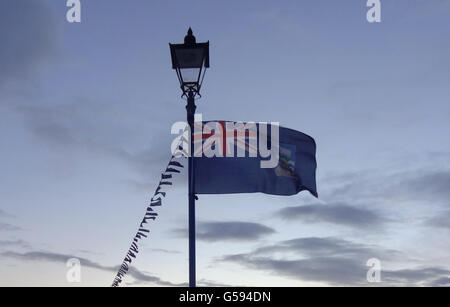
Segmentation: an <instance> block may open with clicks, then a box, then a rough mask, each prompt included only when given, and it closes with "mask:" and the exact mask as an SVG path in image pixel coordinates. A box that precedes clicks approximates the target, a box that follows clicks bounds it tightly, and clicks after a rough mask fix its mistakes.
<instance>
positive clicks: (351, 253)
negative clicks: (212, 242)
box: [255, 237, 401, 259]
mask: <svg viewBox="0 0 450 307" xmlns="http://www.w3.org/2000/svg"><path fill="white" fill-rule="evenodd" d="M275 252H283V253H286V252H290V253H293V254H295V255H299V256H308V257H323V256H324V255H333V256H339V257H351V258H359V259H370V258H374V257H375V258H380V259H381V258H389V259H393V258H396V257H400V256H401V253H400V252H398V251H396V250H390V249H380V248H379V247H378V246H376V245H368V244H359V243H355V242H351V241H347V240H343V239H339V238H335V237H326V238H319V237H307V238H297V239H292V240H287V241H281V242H279V243H278V244H274V245H268V246H265V247H261V248H258V249H257V250H256V251H255V253H257V254H268V253H269V254H270V253H275Z"/></svg>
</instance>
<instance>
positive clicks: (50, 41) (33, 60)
mask: <svg viewBox="0 0 450 307" xmlns="http://www.w3.org/2000/svg"><path fill="white" fill-rule="evenodd" d="M57 29H58V27H56V23H55V18H54V16H53V14H52V13H51V10H50V9H49V8H47V7H46V6H44V5H42V3H39V1H32V2H22V1H14V0H6V1H1V2H0V41H1V42H2V48H0V86H1V85H3V82H5V81H6V80H13V79H17V78H20V79H22V78H26V77H27V76H28V74H29V73H30V72H31V71H33V70H35V69H36V68H37V66H38V65H39V64H41V63H43V62H44V61H45V60H47V59H50V57H51V56H52V55H54V54H55V53H56V48H57V46H56V42H57V41H58V39H57V38H58V30H57ZM18 38H20V39H18Z"/></svg>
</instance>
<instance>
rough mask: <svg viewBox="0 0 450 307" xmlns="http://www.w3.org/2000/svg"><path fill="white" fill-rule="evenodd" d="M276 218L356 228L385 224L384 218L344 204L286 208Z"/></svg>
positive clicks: (367, 210)
mask: <svg viewBox="0 0 450 307" xmlns="http://www.w3.org/2000/svg"><path fill="white" fill-rule="evenodd" d="M278 216H280V217H281V218H283V219H286V220H288V221H292V220H294V221H297V220H299V221H302V222H306V223H316V222H326V223H332V224H337V225H345V226H352V227H358V228H368V227H378V226H380V225H382V224H383V223H384V222H386V219H385V218H383V217H381V216H380V215H379V214H377V213H375V212H373V211H371V210H369V209H364V208H357V207H353V206H349V205H347V204H345V203H335V204H332V205H321V204H312V205H305V206H297V207H286V208H283V209H281V210H280V211H279V212H278Z"/></svg>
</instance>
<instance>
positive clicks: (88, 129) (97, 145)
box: [10, 100, 170, 189]
mask: <svg viewBox="0 0 450 307" xmlns="http://www.w3.org/2000/svg"><path fill="white" fill-rule="evenodd" d="M10 107H11V108H12V109H13V110H14V111H15V112H17V113H19V114H20V115H21V116H22V117H23V118H24V122H25V125H26V127H27V128H28V129H29V131H30V132H31V133H32V134H33V135H34V136H35V137H37V138H38V139H39V140H41V141H43V142H45V143H46V144H47V145H50V146H52V147H53V148H55V149H56V150H59V151H61V150H62V151H64V150H70V151H71V152H77V151H81V152H83V151H84V152H89V153H91V154H94V155H100V156H108V157H112V158H115V159H118V160H120V161H122V162H124V163H125V164H127V165H128V166H130V167H131V168H132V169H133V170H135V171H137V172H139V173H140V174H142V175H144V176H145V177H148V174H153V173H154V172H155V171H159V170H160V168H161V167H162V166H163V165H164V164H165V163H167V162H168V160H169V158H170V151H169V145H166V144H165V140H163V139H157V140H154V141H153V142H152V144H151V147H150V148H148V149H140V150H135V151H131V150H129V149H126V147H125V146H124V145H121V144H124V142H126V139H127V138H128V139H129V138H130V135H131V131H130V129H131V128H130V126H127V125H119V124H118V123H116V121H117V119H115V118H110V117H109V116H108V115H107V114H109V113H108V112H105V110H108V109H109V108H110V107H111V106H108V105H106V104H105V105H104V104H101V103H93V102H91V101H89V100H86V101H84V100H81V101H78V102H77V103H75V104H66V105H60V106H36V105H12V106H10ZM99 122H103V124H102V125H99ZM162 126H163V127H166V126H167V125H162ZM159 129H161V127H160V128H159ZM158 131H159V130H158ZM127 183H128V184H131V185H133V186H136V188H142V186H143V185H146V186H147V189H148V181H145V183H142V181H138V180H130V181H127Z"/></svg>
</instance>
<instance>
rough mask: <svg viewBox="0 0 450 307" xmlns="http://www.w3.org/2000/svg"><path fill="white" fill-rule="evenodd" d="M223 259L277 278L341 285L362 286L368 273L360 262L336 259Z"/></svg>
mask: <svg viewBox="0 0 450 307" xmlns="http://www.w3.org/2000/svg"><path fill="white" fill-rule="evenodd" d="M222 260H223V261H227V262H234V263H238V264H240V265H243V266H245V267H248V268H251V269H256V270H263V271H269V272H270V273H272V274H274V275H277V276H280V275H281V276H285V277H289V278H294V279H298V280H304V281H315V282H325V283H330V284H341V285H343V284H362V283H364V281H365V278H366V272H367V269H366V268H365V267H364V263H363V262H356V261H355V260H353V259H347V258H337V257H317V258H306V259H296V260H284V259H275V258H270V257H261V256H255V255H251V254H237V255H228V256H225V257H224V258H222Z"/></svg>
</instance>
